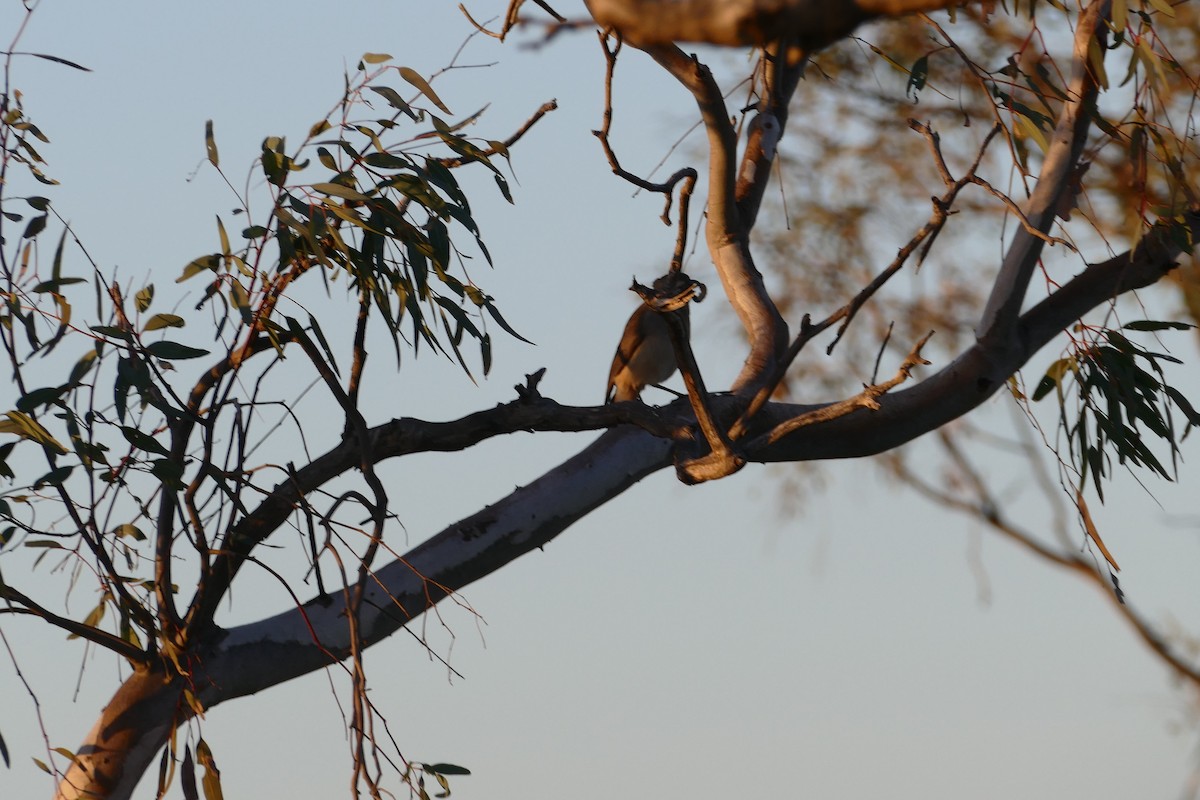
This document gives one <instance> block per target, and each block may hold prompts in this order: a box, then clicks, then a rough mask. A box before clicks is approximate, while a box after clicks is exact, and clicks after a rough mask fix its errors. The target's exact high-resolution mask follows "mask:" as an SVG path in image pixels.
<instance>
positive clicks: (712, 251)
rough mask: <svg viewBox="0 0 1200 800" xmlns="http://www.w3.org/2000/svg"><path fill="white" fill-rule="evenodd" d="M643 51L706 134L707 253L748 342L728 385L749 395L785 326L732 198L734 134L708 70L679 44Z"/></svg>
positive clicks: (779, 345) (779, 348) (777, 349)
mask: <svg viewBox="0 0 1200 800" xmlns="http://www.w3.org/2000/svg"><path fill="white" fill-rule="evenodd" d="M646 52H647V53H648V54H649V55H650V57H651V58H653V59H654V60H655V61H656V62H657V63H658V64H659V65H660V66H662V67H663V68H664V69H665V70H667V72H668V73H670V74H671V75H672V76H673V77H674V78H675V79H676V80H678V81H679V82H680V83H681V84H682V85H683V86H684V88H686V89H687V90H688V91H689V92H691V94H692V96H693V97H694V98H695V99H696V105H697V106H698V107H699V110H700V118H701V120H702V121H703V123H704V128H705V130H706V132H707V133H708V145H709V156H708V159H709V160H708V179H709V184H708V216H707V221H708V224H707V226H706V239H707V242H708V250H709V255H710V256H711V257H712V260H713V265H714V266H715V267H716V269H717V274H718V276H720V278H721V284H722V285H723V286H724V287H725V294H726V296H727V297H728V299H729V303H730V305H731V306H732V307H733V310H734V312H736V313H737V315H738V318H739V319H740V320H741V323H742V327H744V328H745V330H746V334H747V336H748V338H749V340H750V353H749V354H748V355H747V356H746V361H745V363H744V364H743V365H742V370H741V373H740V374H739V375H738V377H737V379H736V380H735V381H734V384H733V387H732V389H733V391H734V392H735V393H751V394H752V393H753V391H754V390H755V389H756V388H757V387H758V385H760V384H761V382H762V381H763V380H764V379H765V376H767V375H769V374H770V372H771V369H772V367H773V366H774V364H775V362H776V361H777V360H778V359H779V357H780V355H781V354H782V352H783V350H784V348H785V347H786V346H787V339H788V333H787V324H786V323H785V322H784V321H783V317H781V316H780V314H779V309H777V308H776V307H775V303H774V302H773V301H772V300H771V297H770V295H768V294H767V290H766V286H765V285H764V283H763V278H762V274H761V273H760V272H759V271H758V269H757V267H755V265H754V259H753V257H752V256H751V254H750V249H749V238H750V234H749V228H748V227H747V226H746V223H745V221H744V220H742V218H741V215H740V213H739V211H738V207H737V201H736V194H735V192H736V186H737V178H736V175H735V168H736V164H737V134H736V132H735V131H734V128H733V124H732V123H731V122H730V120H729V112H728V110H727V109H726V107H725V101H724V99H723V98H722V96H721V88H720V87H719V86H718V85H717V83H716V81H715V80H713V76H712V73H711V72H710V71H709V70H708V68H707V67H705V66H704V65H703V64H701V63H700V62H699V61H697V60H696V59H695V58H689V57H688V56H686V55H684V54H683V51H681V50H680V49H679V48H677V47H674V46H671V47H652V48H647V49H646Z"/></svg>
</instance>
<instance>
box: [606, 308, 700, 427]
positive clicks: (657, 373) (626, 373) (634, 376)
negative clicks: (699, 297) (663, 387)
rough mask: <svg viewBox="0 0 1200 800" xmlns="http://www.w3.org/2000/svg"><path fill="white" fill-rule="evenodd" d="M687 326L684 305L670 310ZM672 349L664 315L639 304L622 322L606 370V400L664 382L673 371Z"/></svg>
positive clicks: (628, 396) (618, 399)
mask: <svg viewBox="0 0 1200 800" xmlns="http://www.w3.org/2000/svg"><path fill="white" fill-rule="evenodd" d="M673 313H675V314H678V315H679V318H680V319H682V320H683V326H684V332H685V334H686V332H687V329H688V307H687V306H686V305H684V306H683V307H682V308H680V309H679V310H678V311H675V312H673ZM676 366H677V365H676V362H675V348H674V347H673V346H672V345H671V333H670V325H669V323H668V322H667V320H666V318H665V316H664V315H663V314H660V313H659V312H657V311H655V310H654V309H652V308H650V306H648V305H646V304H645V303H642V304H641V305H640V306H638V307H637V310H636V311H634V312H633V314H632V315H631V316H630V317H629V322H627V323H625V331H624V333H622V334H621V343H620V344H619V345H618V346H617V353H616V355H614V356H613V361H612V368H611V369H609V371H608V389H607V390H605V393H604V397H605V402H606V403H613V402H616V403H621V402H624V401H626V400H636V399H637V398H638V397H639V396H640V395H641V393H642V389H644V388H646V387H647V386H650V385H652V384H658V383H662V382H663V381H665V380H666V379H667V378H669V377H671V375H673V374H674V373H675V369H676Z"/></svg>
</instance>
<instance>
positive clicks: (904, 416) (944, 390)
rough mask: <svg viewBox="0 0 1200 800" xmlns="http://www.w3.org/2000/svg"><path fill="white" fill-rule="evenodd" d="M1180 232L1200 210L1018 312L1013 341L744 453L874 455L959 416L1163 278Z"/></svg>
mask: <svg viewBox="0 0 1200 800" xmlns="http://www.w3.org/2000/svg"><path fill="white" fill-rule="evenodd" d="M1181 227H1182V229H1180V228H1181ZM1184 237H1190V238H1191V240H1192V241H1196V240H1200V209H1196V210H1194V211H1192V212H1189V213H1188V214H1186V215H1184V218H1183V222H1182V225H1180V223H1177V222H1174V221H1171V222H1168V223H1160V224H1159V225H1158V226H1156V227H1155V228H1154V229H1153V230H1151V231H1150V232H1149V233H1148V234H1147V235H1146V236H1145V237H1144V238H1143V239H1142V241H1141V242H1140V243H1139V244H1138V246H1137V248H1136V249H1135V250H1133V251H1130V252H1126V253H1122V254H1121V255H1118V256H1114V257H1113V258H1110V259H1108V260H1107V261H1104V262H1101V263H1099V264H1091V265H1089V266H1088V267H1087V268H1086V269H1085V270H1084V271H1083V272H1082V273H1080V274H1079V275H1077V276H1076V277H1075V278H1073V279H1071V280H1070V281H1068V282H1067V283H1066V284H1064V285H1063V287H1062V288H1061V289H1059V290H1058V291H1056V292H1054V294H1052V295H1050V296H1049V297H1047V298H1046V299H1045V300H1043V301H1041V302H1040V303H1038V304H1037V305H1035V306H1034V307H1033V308H1031V309H1030V310H1029V311H1027V312H1025V313H1024V314H1023V315H1021V317H1020V318H1019V320H1018V322H1017V325H1016V327H1015V330H1014V331H1013V334H1012V340H1011V342H1001V343H999V344H998V345H997V346H996V347H994V348H990V347H988V346H987V344H986V343H985V342H983V341H980V342H977V343H976V344H975V345H974V346H973V347H971V348H969V349H968V350H966V351H965V352H964V353H962V354H961V355H960V356H958V357H957V358H956V359H954V361H953V362H951V363H950V364H949V365H947V366H946V367H945V368H943V369H942V370H941V371H939V372H937V373H936V374H934V375H932V376H931V377H929V378H927V379H926V380H924V381H922V382H921V383H919V384H918V385H916V386H914V387H912V388H910V389H905V390H902V391H899V392H895V393H891V394H887V395H885V396H884V397H881V398H880V399H879V409H878V410H875V411H870V412H859V413H855V414H851V415H849V416H846V417H842V418H841V419H837V420H834V421H833V422H830V423H828V424H826V425H819V426H810V427H806V428H802V429H801V430H799V431H796V432H795V433H794V434H792V435H791V436H790V437H788V438H787V439H785V440H783V441H781V442H778V443H776V444H774V445H772V446H770V447H768V448H765V449H763V450H760V451H757V452H747V453H746V455H747V457H748V458H751V459H753V460H756V461H758V460H762V461H809V460H817V459H827V458H857V457H860V456H867V455H875V454H876V453H881V452H884V451H885V450H890V449H891V448H893V447H897V446H898V445H901V444H904V443H905V442H908V441H911V440H912V439H915V438H916V437H918V436H921V435H923V434H925V433H928V432H929V431H932V430H935V429H937V428H939V427H941V426H942V425H944V424H946V423H947V422H949V421H951V420H953V419H957V418H958V417H961V416H962V415H963V414H966V413H967V412H968V411H970V410H971V409H973V408H975V407H976V406H978V405H979V404H980V403H982V402H983V401H985V400H986V399H988V398H989V397H991V396H992V394H994V393H995V392H996V390H997V389H999V388H1000V387H1001V386H1003V385H1004V381H1005V380H1007V379H1008V377H1009V376H1010V375H1012V374H1013V373H1014V372H1016V371H1017V370H1018V369H1020V368H1021V367H1022V366H1023V365H1024V364H1025V362H1026V361H1027V360H1028V359H1029V358H1030V357H1031V356H1032V355H1033V354H1034V353H1035V352H1037V351H1038V350H1039V349H1040V348H1041V347H1043V346H1044V345H1046V344H1047V343H1048V342H1050V341H1051V340H1053V339H1054V338H1055V337H1056V336H1058V335H1059V334H1061V333H1062V331H1063V330H1065V329H1066V328H1067V327H1069V326H1070V325H1071V324H1072V323H1073V322H1075V321H1076V320H1078V319H1079V318H1080V317H1082V316H1083V315H1084V314H1086V313H1087V312H1088V311H1090V310H1092V309H1094V308H1096V307H1097V306H1099V305H1101V304H1103V303H1106V302H1109V301H1110V300H1112V299H1113V298H1115V297H1117V296H1118V295H1121V294H1123V293H1125V292H1129V291H1132V290H1134V289H1140V288H1142V287H1144V286H1149V285H1150V284H1153V283H1155V282H1157V281H1158V280H1160V279H1161V278H1163V277H1164V276H1165V275H1166V274H1167V273H1168V272H1170V271H1171V270H1172V269H1173V268H1174V267H1175V258H1176V257H1177V256H1178V255H1179V253H1180V252H1181V251H1182V246H1181V245H1180V244H1179V240H1180V239H1181V238H1184ZM813 408H819V406H798V405H791V404H778V403H776V404H769V405H767V406H766V407H765V408H764V410H763V411H762V413H760V414H759V418H758V419H756V424H757V425H758V426H760V428H759V429H760V430H764V429H766V428H767V427H773V426H774V425H777V424H779V423H780V422H782V421H784V420H786V419H789V418H791V417H793V416H796V415H798V414H802V413H806V412H808V411H810V410H812V409H813Z"/></svg>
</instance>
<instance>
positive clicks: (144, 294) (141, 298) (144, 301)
mask: <svg viewBox="0 0 1200 800" xmlns="http://www.w3.org/2000/svg"><path fill="white" fill-rule="evenodd" d="M133 302H134V305H136V306H137V310H138V311H139V312H144V311H146V309H148V308H150V304H151V303H152V302H154V284H153V283H151V284H147V285H146V286H143V287H142V288H141V289H139V290H138V293H137V294H135V295H134V296H133Z"/></svg>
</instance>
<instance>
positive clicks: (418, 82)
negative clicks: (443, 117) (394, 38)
mask: <svg viewBox="0 0 1200 800" xmlns="http://www.w3.org/2000/svg"><path fill="white" fill-rule="evenodd" d="M400 77H401V78H404V80H406V81H408V82H409V83H411V84H412V85H413V86H415V87H417V90H418V91H419V92H420V93H421V94H423V95H425V96H426V97H427V98H429V101H430V102H432V103H433V104H434V105H435V106H437V107H438V108H440V109H441V110H442V111H444V112H446V113H447V114H453V113H454V112H453V111H451V110H450V109H448V108H446V104H445V103H443V102H442V99H441V98H440V97H438V96H437V92H435V91H433V87H431V86H430V85H429V83H428V82H427V81H426V80H425V79H424V78H422V77H421V76H420V75H419V74H417V73H416V71H414V70H412V69H409V68H408V67H400Z"/></svg>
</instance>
